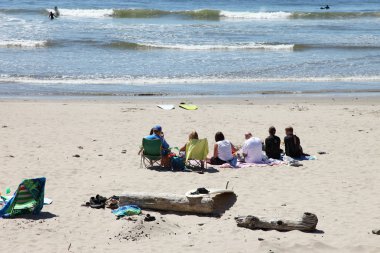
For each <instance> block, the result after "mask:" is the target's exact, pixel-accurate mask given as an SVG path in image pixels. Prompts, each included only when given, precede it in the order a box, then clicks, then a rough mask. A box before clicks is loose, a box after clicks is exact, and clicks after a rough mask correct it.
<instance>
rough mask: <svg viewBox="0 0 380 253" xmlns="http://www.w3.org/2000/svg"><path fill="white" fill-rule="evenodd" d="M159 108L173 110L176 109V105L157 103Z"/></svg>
mask: <svg viewBox="0 0 380 253" xmlns="http://www.w3.org/2000/svg"><path fill="white" fill-rule="evenodd" d="M157 107H158V108H161V109H163V110H168V111H169V110H173V109H175V106H174V105H157Z"/></svg>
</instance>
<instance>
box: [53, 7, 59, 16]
mask: <svg viewBox="0 0 380 253" xmlns="http://www.w3.org/2000/svg"><path fill="white" fill-rule="evenodd" d="M59 15H60V13H59V10H58V7H57V6H55V7H54V17H56V18H58V17H59Z"/></svg>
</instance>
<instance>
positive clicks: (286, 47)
mask: <svg viewBox="0 0 380 253" xmlns="http://www.w3.org/2000/svg"><path fill="white" fill-rule="evenodd" d="M106 46H107V47H113V48H121V49H131V50H133V49H137V50H138V49H140V50H144V49H145V50H147V49H173V50H189V51H203V50H268V51H292V50H293V49H294V46H295V45H293V44H268V43H244V44H243V43H242V44H232V45H218V44H217V45H191V44H190V45H187V44H150V43H146V44H142V43H133V42H124V41H118V42H112V43H110V44H107V45H106Z"/></svg>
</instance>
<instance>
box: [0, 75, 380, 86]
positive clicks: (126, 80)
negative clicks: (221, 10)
mask: <svg viewBox="0 0 380 253" xmlns="http://www.w3.org/2000/svg"><path fill="white" fill-rule="evenodd" d="M379 81H380V76H346V77H338V76H337V77H285V78H281V77H269V78H264V77H263V78H260V77H259V78H251V77H225V78H224V77H221V78H218V77H184V78H170V77H162V78H148V77H146V78H145V77H139V78H132V77H118V78H97V77H94V78H71V77H66V78H46V79H40V78H34V77H15V76H9V75H5V74H3V75H0V83H23V84H31V85H33V84H37V85H54V84H63V85H64V84H67V85H146V84H148V85H149V84H150V85H161V84H213V83H215V84H218V83H219V84H224V83H225V84H233V83H255V82H256V83H269V82H284V83H287V82H298V83H302V82H309V83H316V82H320V83H323V82H379Z"/></svg>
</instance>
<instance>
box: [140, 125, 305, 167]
mask: <svg viewBox="0 0 380 253" xmlns="http://www.w3.org/2000/svg"><path fill="white" fill-rule="evenodd" d="M285 135H286V136H285V137H284V145H285V155H286V156H289V157H292V158H300V157H302V156H307V154H305V153H304V152H303V149H302V146H301V141H300V138H299V137H298V136H296V135H295V134H294V130H293V127H290V126H289V127H287V128H285ZM144 138H145V139H148V140H155V139H159V140H161V143H162V156H163V158H164V157H165V156H167V155H169V154H170V149H169V147H170V146H169V144H168V143H167V141H166V140H165V137H164V134H163V131H162V127H161V126H159V125H157V126H154V127H153V128H152V129H151V131H150V134H149V135H148V136H146V137H144ZM198 138H199V137H198V133H197V132H196V131H193V132H191V133H190V134H189V141H190V140H194V139H198ZM179 150H180V152H185V151H186V144H185V145H184V146H183V147H181V148H180V149H179ZM263 151H265V154H264V153H263ZM140 152H141V150H140ZM265 155H266V157H265ZM283 155H284V151H283V150H282V149H281V139H280V138H279V137H278V136H276V128H275V127H273V126H271V127H270V128H269V136H268V137H267V138H266V139H265V142H262V141H261V139H260V138H258V137H254V136H253V135H252V133H246V134H245V142H244V144H243V145H242V147H241V148H238V147H236V146H234V145H233V144H232V143H231V142H230V141H229V140H227V139H226V138H225V137H224V134H223V133H222V132H217V133H216V134H215V144H214V148H213V155H212V156H211V157H208V158H207V163H209V164H211V165H222V164H225V163H231V161H233V160H236V161H238V160H239V161H240V162H245V163H261V162H262V161H263V160H265V159H267V158H268V159H269V158H272V159H277V160H281V159H282V156H283Z"/></svg>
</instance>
